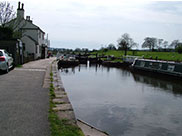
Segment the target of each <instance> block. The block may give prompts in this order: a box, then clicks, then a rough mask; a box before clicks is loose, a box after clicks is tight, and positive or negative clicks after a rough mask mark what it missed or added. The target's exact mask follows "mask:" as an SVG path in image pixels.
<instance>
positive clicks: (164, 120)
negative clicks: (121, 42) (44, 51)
mask: <svg viewBox="0 0 182 136" xmlns="http://www.w3.org/2000/svg"><path fill="white" fill-rule="evenodd" d="M60 74H61V78H62V81H63V84H64V87H65V89H66V92H67V93H68V96H69V99H70V101H71V103H72V105H73V108H74V111H75V114H76V117H77V118H79V119H81V120H83V121H85V122H87V123H89V124H91V125H93V126H94V127H96V128H99V129H101V130H103V131H106V132H107V133H109V134H110V135H111V136H181V135H182V84H180V83H179V82H174V80H171V81H170V80H169V79H168V80H165V79H161V78H160V79H159V78H158V77H155V76H153V77H151V76H145V75H141V74H134V73H131V72H130V71H127V70H123V69H119V68H107V67H103V66H99V65H93V66H88V65H80V66H78V67H75V68H69V69H62V70H60Z"/></svg>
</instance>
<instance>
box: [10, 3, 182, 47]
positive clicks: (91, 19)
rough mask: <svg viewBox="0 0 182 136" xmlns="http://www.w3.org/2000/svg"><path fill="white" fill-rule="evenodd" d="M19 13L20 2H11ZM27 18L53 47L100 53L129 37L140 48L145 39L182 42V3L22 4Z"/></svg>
mask: <svg viewBox="0 0 182 136" xmlns="http://www.w3.org/2000/svg"><path fill="white" fill-rule="evenodd" d="M9 2H10V3H11V4H12V5H13V6H14V10H16V9H17V5H18V0H9ZM21 2H23V3H24V9H25V16H27V15H29V16H30V17H31V19H32V20H33V23H34V24H36V25H38V26H39V27H40V28H41V29H42V30H43V31H45V32H46V33H48V34H49V40H50V41H51V47H54V48H69V49H75V48H88V49H99V48H101V47H105V46H107V45H108V44H110V43H113V44H115V45H116V46H117V40H118V39H119V38H120V37H121V35H122V34H124V33H128V34H129V35H130V37H131V38H133V40H134V41H135V42H137V43H138V44H139V46H138V48H141V44H142V43H143V41H144V38H145V37H156V38H161V39H164V40H167V41H169V43H170V42H171V41H173V40H176V39H179V40H182V8H181V7H182V1H174V0H171V1H170V0H168V1H163V0H161V1H154V0H50V1H46V0H21Z"/></svg>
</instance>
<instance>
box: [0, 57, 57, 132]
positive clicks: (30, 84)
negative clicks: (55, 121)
mask: <svg viewBox="0 0 182 136" xmlns="http://www.w3.org/2000/svg"><path fill="white" fill-rule="evenodd" d="M54 59H55V58H50V59H44V60H38V61H33V62H30V63H27V64H25V65H23V67H22V68H15V69H14V70H12V71H10V72H9V73H8V74H0V135H2V136H49V135H50V130H49V121H48V110H49V80H48V78H49V70H50V65H51V62H52V61H53V60H54Z"/></svg>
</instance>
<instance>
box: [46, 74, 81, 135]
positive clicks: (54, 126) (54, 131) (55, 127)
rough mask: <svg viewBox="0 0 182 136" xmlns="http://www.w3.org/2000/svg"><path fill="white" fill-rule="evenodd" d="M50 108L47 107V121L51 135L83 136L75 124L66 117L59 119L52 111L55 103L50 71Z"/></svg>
mask: <svg viewBox="0 0 182 136" xmlns="http://www.w3.org/2000/svg"><path fill="white" fill-rule="evenodd" d="M50 80H51V84H50V109H49V122H50V130H51V136H84V134H83V133H82V131H81V129H80V128H79V127H77V126H74V125H71V124H69V123H68V122H69V120H67V119H61V120H60V119H59V117H58V116H57V114H56V112H55V111H53V108H54V107H55V103H53V99H54V98H55V93H54V86H53V73H52V72H51V73H50Z"/></svg>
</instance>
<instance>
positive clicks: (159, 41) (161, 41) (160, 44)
mask: <svg viewBox="0 0 182 136" xmlns="http://www.w3.org/2000/svg"><path fill="white" fill-rule="evenodd" d="M157 41H158V45H157V47H158V49H160V48H162V47H161V46H162V44H163V41H164V39H158V40H157Z"/></svg>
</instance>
